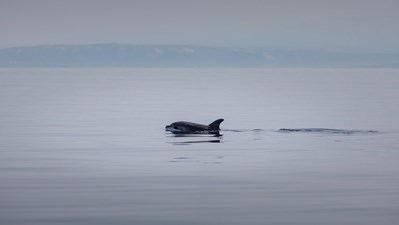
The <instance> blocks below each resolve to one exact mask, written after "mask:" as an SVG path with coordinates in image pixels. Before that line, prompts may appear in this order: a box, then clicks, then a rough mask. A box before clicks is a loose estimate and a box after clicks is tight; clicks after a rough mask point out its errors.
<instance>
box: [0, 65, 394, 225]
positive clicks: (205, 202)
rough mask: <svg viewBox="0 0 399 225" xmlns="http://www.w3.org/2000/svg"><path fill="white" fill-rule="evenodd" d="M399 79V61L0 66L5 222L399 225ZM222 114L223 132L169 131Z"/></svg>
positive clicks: (0, 190) (0, 195)
mask: <svg viewBox="0 0 399 225" xmlns="http://www.w3.org/2000/svg"><path fill="white" fill-rule="evenodd" d="M398 85H399V70H398V69H111V68H110V69H100V68H95V69H75V68H71V69H59V68H53V69H41V68H25V69H0V224H8V225H47V224H48V225H69V224H71V225H72V224H84V225H91V224H93V225H108V224H121V225H124V224H138V225H191V224H195V225H197V224H198V225H224V224H226V225H235V224H236V225H242V224H247V225H258V224H259V225H260V224H262V225H264V224H273V225H278V224H284V225H286V224H295V225H298V224H303V225H312V224H314V225H320V224H323V225H329V224H331V225H337V224H345V225H355V224H356V225H360V224H361V225H366V224H369V225H375V224H379V225H396V224H397V222H398V221H399V188H398V187H399V104H398V99H399V86H398ZM219 118H223V119H224V122H223V123H222V124H221V129H222V130H221V132H220V133H221V134H222V136H220V137H214V136H211V135H191V136H190V135H188V136H175V135H173V134H171V133H168V132H166V131H165V126H166V125H168V124H170V123H172V122H175V121H190V122H196V123H202V124H209V123H211V122H213V121H214V120H216V119H219ZM281 129H282V130H281Z"/></svg>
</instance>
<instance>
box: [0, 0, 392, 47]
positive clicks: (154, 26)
mask: <svg viewBox="0 0 399 225" xmlns="http://www.w3.org/2000/svg"><path fill="white" fill-rule="evenodd" d="M109 42H116V43H130V44H194V45H205V46H232V47H265V48H273V49H324V50H335V51H351V52H399V0H328V1H327V0H264V1H260V0H241V1H238V0H230V1H227V0H196V1H194V0H192V1H190V0H185V1H184V0H142V1H136V0H130V1H128V0H126V1H123V0H108V1H105V0H67V1H63V0H0V48H5V47H13V46H24V45H38V44H86V43H109Z"/></svg>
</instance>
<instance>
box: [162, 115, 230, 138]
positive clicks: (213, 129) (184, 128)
mask: <svg viewBox="0 0 399 225" xmlns="http://www.w3.org/2000/svg"><path fill="white" fill-rule="evenodd" d="M223 121H224V119H217V120H215V121H214V122H212V123H211V124H209V125H204V124H198V123H191V122H186V121H179V122H174V123H172V124H170V125H167V126H166V127H165V130H166V131H169V132H172V133H173V134H215V135H219V131H220V127H219V126H220V123H222V122H223Z"/></svg>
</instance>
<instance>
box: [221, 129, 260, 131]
mask: <svg viewBox="0 0 399 225" xmlns="http://www.w3.org/2000/svg"><path fill="white" fill-rule="evenodd" d="M220 131H226V132H263V131H266V130H264V129H222V130H220Z"/></svg>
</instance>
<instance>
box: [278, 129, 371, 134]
mask: <svg viewBox="0 0 399 225" xmlns="http://www.w3.org/2000/svg"><path fill="white" fill-rule="evenodd" d="M278 131H279V132H304V133H327V134H373V133H378V131H375V130H344V129H330V128H282V129H280V130H278Z"/></svg>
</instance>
